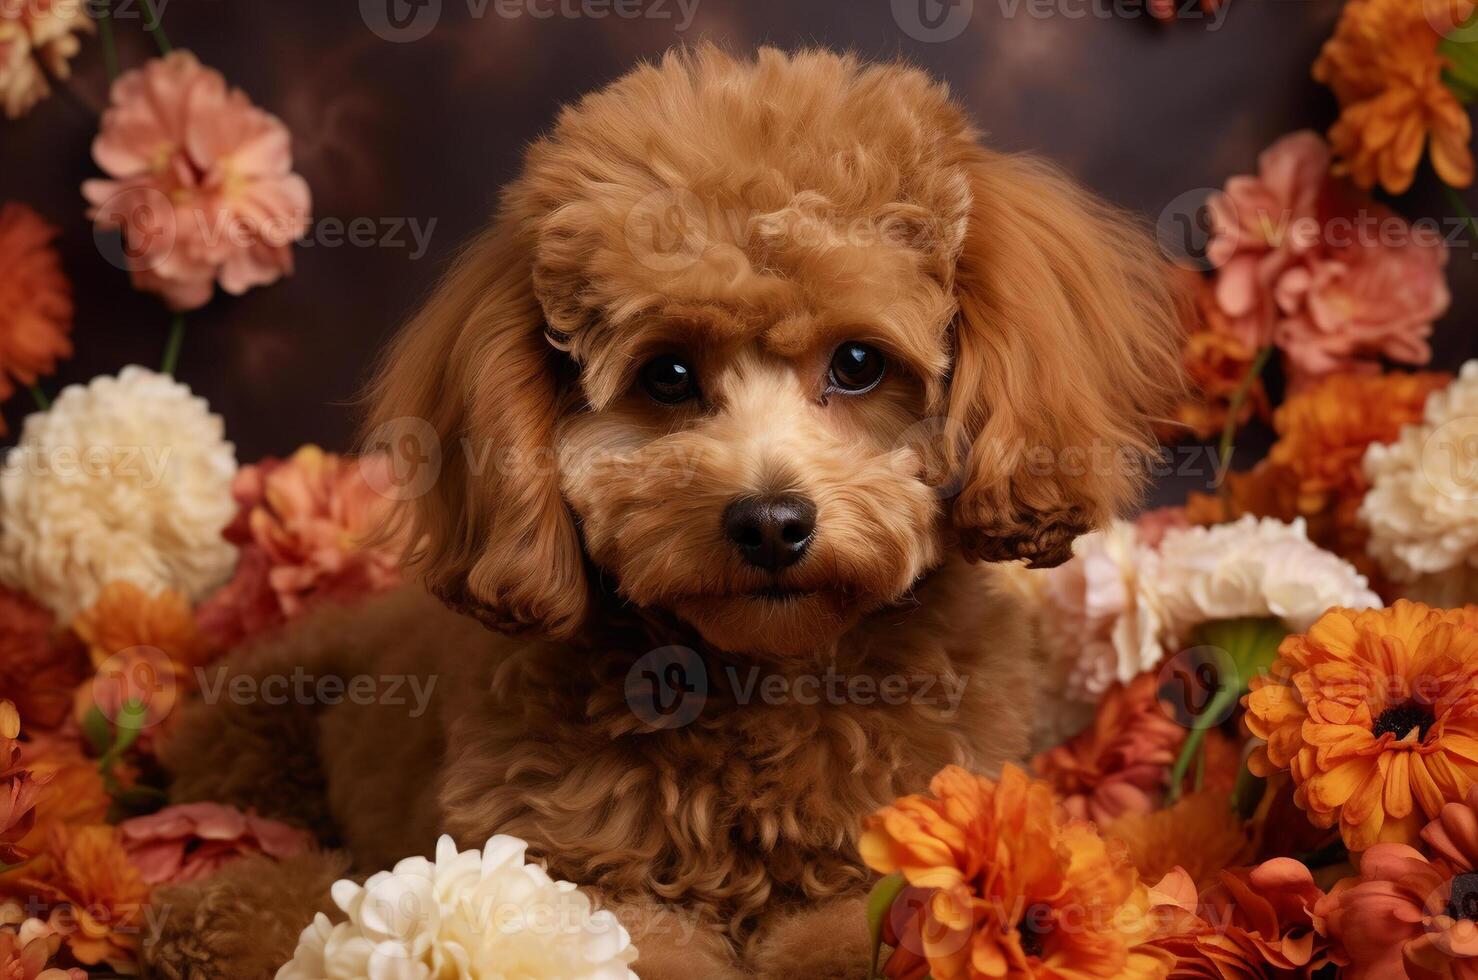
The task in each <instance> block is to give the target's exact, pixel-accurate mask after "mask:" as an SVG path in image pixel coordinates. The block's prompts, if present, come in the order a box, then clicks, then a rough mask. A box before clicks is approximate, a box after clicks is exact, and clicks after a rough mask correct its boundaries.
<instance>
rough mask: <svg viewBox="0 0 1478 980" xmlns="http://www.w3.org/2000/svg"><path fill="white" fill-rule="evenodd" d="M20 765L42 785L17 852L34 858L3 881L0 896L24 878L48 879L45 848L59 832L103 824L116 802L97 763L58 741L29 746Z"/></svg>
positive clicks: (34, 741)
mask: <svg viewBox="0 0 1478 980" xmlns="http://www.w3.org/2000/svg"><path fill="white" fill-rule="evenodd" d="M20 762H21V765H23V766H24V767H25V768H26V769H28V770H30V772H31V774H32V776H33V777H34V778H35V779H36V780H37V781H38V782H41V783H42V784H43V787H44V788H43V791H42V792H41V794H40V798H39V799H38V800H37V802H36V809H35V810H34V817H35V825H34V826H33V827H32V828H31V830H30V832H29V833H27V834H26V836H24V837H22V838H21V839H20V842H19V844H18V845H17V846H18V848H19V849H20V850H22V851H24V852H25V853H26V854H28V855H30V856H31V860H30V861H29V862H28V863H27V864H25V865H22V866H21V867H20V868H18V869H16V870H14V871H10V872H7V873H6V874H4V875H0V892H4V891H7V890H9V891H14V889H13V888H7V885H13V884H14V883H16V882H18V881H20V880H21V879H23V878H27V877H34V878H46V877H48V876H49V874H50V862H51V858H50V856H49V853H48V848H47V842H48V841H49V840H50V839H51V835H52V832H53V831H54V830H55V829H56V828H58V827H82V826H87V825H89V824H97V823H102V822H103V821H104V820H105V819H106V818H107V815H108V808H109V806H110V805H111V804H112V802H113V801H112V798H111V797H109V796H108V792H107V790H106V789H105V788H104V787H103V780H102V776H100V775H99V774H98V764H97V760H95V759H90V758H88V757H87V756H85V755H83V754H82V752H81V750H79V749H78V748H77V746H76V745H75V744H74V743H72V742H70V741H67V740H63V739H59V738H43V739H39V740H32V741H30V742H27V743H25V747H24V750H23V751H22V753H21V757H20Z"/></svg>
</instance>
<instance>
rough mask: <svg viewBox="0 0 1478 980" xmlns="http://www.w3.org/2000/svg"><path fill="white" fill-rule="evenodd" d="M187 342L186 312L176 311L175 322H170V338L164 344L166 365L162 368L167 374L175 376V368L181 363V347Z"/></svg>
mask: <svg viewBox="0 0 1478 980" xmlns="http://www.w3.org/2000/svg"><path fill="white" fill-rule="evenodd" d="M184 343H185V314H183V313H176V314H175V315H174V322H173V323H172V324H170V328H169V340H168V341H166V342H165V345H164V365H163V367H161V368H160V370H162V371H163V372H164V373H165V374H168V375H170V376H171V377H173V376H174V372H175V368H176V367H178V366H179V363H180V348H181V347H183V346H184Z"/></svg>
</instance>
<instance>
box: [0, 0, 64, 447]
mask: <svg viewBox="0 0 1478 980" xmlns="http://www.w3.org/2000/svg"><path fill="white" fill-rule="evenodd" d="M12 2H15V0H0V11H3V10H4V9H5V4H7V3H12ZM5 23H6V21H5V19H4V15H3V14H0V31H3V30H4V25H5ZM3 48H4V41H3V40H0V57H3ZM0 87H3V84H0ZM59 233H60V232H59V229H57V228H56V227H55V226H53V225H50V224H47V223H46V222H45V221H43V220H42V219H41V216H40V215H38V214H37V213H36V212H35V211H32V210H31V209H30V208H28V207H26V206H25V205H24V204H13V203H12V204H6V205H4V206H3V207H0V401H6V400H8V399H9V398H10V397H11V395H13V394H14V393H15V388H16V385H18V384H19V385H27V386H29V385H33V384H35V383H36V380H37V379H38V378H40V377H41V376H42V375H43V374H51V373H52V372H53V371H55V370H56V362H57V361H58V360H62V359H65V358H68V357H71V356H72V343H71V341H70V340H68V339H67V335H68V334H69V333H70V332H71V330H72V284H71V283H70V282H68V281H67V277H66V275H65V274H63V272H62V266H61V260H60V259H59V258H58V257H57V254H56V249H55V248H54V247H53V246H52V241H53V240H54V239H55V238H56V236H57V235H58V234H59ZM7 431H8V430H7V429H6V427H5V423H4V420H3V419H0V435H3V434H5V433H6V432H7Z"/></svg>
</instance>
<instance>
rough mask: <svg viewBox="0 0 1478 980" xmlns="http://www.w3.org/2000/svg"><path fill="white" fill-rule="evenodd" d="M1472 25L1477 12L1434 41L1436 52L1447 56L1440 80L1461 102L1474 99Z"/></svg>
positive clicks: (1476, 60) (1476, 55) (1477, 40)
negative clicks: (1440, 38)
mask: <svg viewBox="0 0 1478 980" xmlns="http://www.w3.org/2000/svg"><path fill="white" fill-rule="evenodd" d="M1475 25H1478V11H1475V12H1474V14H1473V15H1472V16H1471V17H1469V18H1468V19H1467V20H1466V21H1464V22H1463V25H1462V26H1461V27H1459V28H1458V29H1457V30H1455V31H1453V32H1452V33H1451V34H1449V35H1447V36H1445V37H1443V38H1442V40H1441V41H1439V42H1438V44H1437V52H1438V53H1439V54H1440V55H1442V56H1443V57H1444V58H1446V59H1447V67H1446V68H1445V69H1443V72H1442V81H1443V83H1444V84H1446V85H1447V87H1448V88H1449V89H1451V90H1452V94H1453V95H1455V96H1457V99H1458V101H1459V102H1462V103H1464V104H1467V103H1469V102H1473V101H1474V100H1475V99H1478V29H1475Z"/></svg>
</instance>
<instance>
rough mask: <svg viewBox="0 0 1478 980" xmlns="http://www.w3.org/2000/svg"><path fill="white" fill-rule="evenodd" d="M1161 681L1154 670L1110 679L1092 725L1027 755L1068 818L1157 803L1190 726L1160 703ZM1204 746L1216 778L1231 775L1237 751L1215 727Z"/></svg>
mask: <svg viewBox="0 0 1478 980" xmlns="http://www.w3.org/2000/svg"><path fill="white" fill-rule="evenodd" d="M1158 684H1159V678H1158V677H1157V676H1156V674H1155V673H1153V672H1149V673H1144V674H1140V675H1139V676H1138V677H1136V678H1134V679H1133V680H1132V681H1130V682H1129V683H1128V684H1115V685H1114V686H1113V687H1112V688H1110V689H1109V691H1108V692H1107V693H1106V694H1104V696H1103V700H1102V701H1101V702H1100V703H1099V707H1098V714H1097V716H1096V717H1095V718H1094V719H1093V724H1092V726H1091V727H1089V728H1088V729H1087V730H1086V731H1083V732H1080V733H1079V734H1077V735H1075V736H1073V737H1072V738H1071V739H1069V740H1068V741H1067V742H1066V743H1064V744H1063V745H1059V746H1057V747H1056V748H1054V749H1050V750H1048V751H1046V752H1043V753H1041V754H1040V755H1038V756H1037V757H1036V758H1035V759H1034V760H1032V768H1033V769H1035V770H1036V773H1037V775H1038V776H1040V777H1041V778H1042V779H1045V780H1046V781H1047V782H1048V783H1050V784H1051V785H1052V788H1053V789H1054V790H1055V791H1056V792H1057V794H1058V796H1059V799H1060V801H1061V803H1062V806H1063V809H1064V810H1065V811H1066V812H1067V814H1068V815H1069V816H1071V817H1073V818H1075V819H1079V820H1092V821H1094V822H1095V823H1097V824H1099V825H1100V826H1106V825H1108V824H1109V823H1110V822H1111V821H1114V820H1116V819H1118V818H1119V817H1122V816H1124V815H1126V814H1131V813H1149V812H1151V811H1153V810H1157V809H1159V808H1160V806H1161V804H1162V803H1163V801H1164V798H1165V792H1166V790H1167V789H1169V782H1170V767H1171V766H1172V765H1174V763H1175V757H1176V755H1177V754H1179V752H1180V747H1181V745H1182V744H1183V743H1184V742H1185V739H1186V734H1187V731H1188V730H1187V729H1186V728H1185V727H1184V726H1183V725H1180V724H1179V723H1177V722H1176V721H1175V720H1174V718H1173V717H1172V715H1173V712H1172V709H1171V708H1170V707H1168V706H1166V705H1162V704H1161V702H1160V697H1159V691H1158V690H1157V685H1158ZM1207 745H1208V752H1211V753H1212V754H1213V755H1214V756H1215V757H1216V759H1215V763H1214V764H1213V765H1212V766H1211V767H1210V768H1211V770H1212V772H1213V778H1214V779H1216V780H1217V781H1218V782H1223V781H1224V780H1223V779H1222V777H1223V776H1224V775H1225V774H1226V772H1227V771H1228V770H1230V773H1231V777H1232V778H1233V779H1235V776H1236V768H1237V763H1238V760H1237V758H1236V750H1235V749H1232V748H1230V746H1229V745H1228V744H1227V742H1226V740H1225V738H1224V737H1223V736H1222V735H1221V734H1220V733H1219V732H1215V731H1213V732H1209V733H1208V740H1207ZM1228 760H1229V764H1228Z"/></svg>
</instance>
